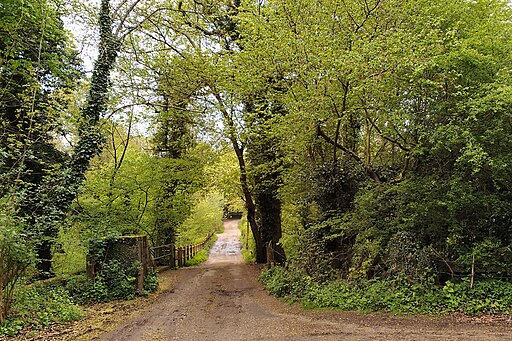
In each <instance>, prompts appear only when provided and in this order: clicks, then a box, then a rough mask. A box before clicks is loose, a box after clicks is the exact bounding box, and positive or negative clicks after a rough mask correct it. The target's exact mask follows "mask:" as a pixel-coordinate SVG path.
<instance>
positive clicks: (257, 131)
mask: <svg viewBox="0 0 512 341" xmlns="http://www.w3.org/2000/svg"><path fill="white" fill-rule="evenodd" d="M260 102H262V103H268V100H263V101H260ZM246 110H247V111H248V112H249V113H253V114H251V115H248V116H249V117H253V118H254V122H249V126H251V127H252V128H251V132H250V139H249V140H250V143H249V144H248V145H247V150H248V154H249V159H250V162H251V173H252V176H253V181H254V202H255V206H256V219H257V225H258V239H259V241H260V242H259V244H258V243H256V262H258V263H266V262H276V263H279V264H282V263H284V261H285V259H286V257H285V254H284V250H283V248H282V247H281V245H280V244H279V240H280V239H281V236H282V229H281V200H280V199H279V195H278V194H279V193H278V191H279V188H280V186H281V183H282V180H281V169H282V166H281V163H282V162H281V157H280V155H279V148H278V143H277V141H276V140H275V139H274V138H273V137H272V136H271V133H270V132H271V120H272V117H273V116H274V115H281V114H283V112H284V109H283V108H282V107H281V106H279V104H276V103H273V104H271V105H270V107H269V108H266V110H257V109H256V108H255V105H254V103H246ZM255 239H256V238H255Z"/></svg>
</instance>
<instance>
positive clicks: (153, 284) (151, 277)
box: [143, 268, 158, 295]
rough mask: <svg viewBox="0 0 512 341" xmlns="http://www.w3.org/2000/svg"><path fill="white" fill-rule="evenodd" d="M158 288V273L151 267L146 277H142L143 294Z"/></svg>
mask: <svg viewBox="0 0 512 341" xmlns="http://www.w3.org/2000/svg"><path fill="white" fill-rule="evenodd" d="M156 289H158V275H157V273H156V271H155V270H154V269H153V268H151V269H150V271H149V272H148V274H146V277H145V278H144V292H143V294H144V295H147V294H150V293H152V292H155V291H156Z"/></svg>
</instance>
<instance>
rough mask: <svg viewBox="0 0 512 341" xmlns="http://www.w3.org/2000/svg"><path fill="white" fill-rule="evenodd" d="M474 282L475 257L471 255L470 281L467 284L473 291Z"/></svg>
mask: <svg viewBox="0 0 512 341" xmlns="http://www.w3.org/2000/svg"><path fill="white" fill-rule="evenodd" d="M474 281H475V255H473V262H472V263H471V281H470V282H469V288H470V289H473V282H474Z"/></svg>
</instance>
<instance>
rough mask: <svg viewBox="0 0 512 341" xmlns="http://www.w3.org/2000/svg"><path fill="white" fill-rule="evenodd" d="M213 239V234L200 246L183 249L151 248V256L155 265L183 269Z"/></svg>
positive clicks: (193, 245) (161, 246)
mask: <svg viewBox="0 0 512 341" xmlns="http://www.w3.org/2000/svg"><path fill="white" fill-rule="evenodd" d="M212 237H213V232H212V233H210V234H209V235H208V236H207V237H206V239H205V240H203V241H202V242H201V243H199V244H189V245H185V246H181V247H176V246H175V245H174V244H167V245H159V246H155V247H152V248H150V251H151V256H152V258H153V261H154V262H155V265H166V266H170V267H172V268H176V267H182V266H184V265H185V263H186V262H187V260H189V259H192V258H193V257H194V256H195V255H196V254H197V253H198V252H199V251H201V250H202V249H203V248H204V246H205V245H206V243H208V241H209V240H210V239H211V238H212Z"/></svg>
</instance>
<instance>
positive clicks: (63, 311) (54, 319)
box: [0, 285, 84, 336]
mask: <svg viewBox="0 0 512 341" xmlns="http://www.w3.org/2000/svg"><path fill="white" fill-rule="evenodd" d="M83 316H84V314H83V312H82V310H81V309H80V308H79V307H78V306H77V305H76V304H75V303H74V302H73V299H72V297H71V295H70V294H69V292H68V291H67V290H66V289H65V288H62V287H58V286H55V287H53V286H36V285H33V286H29V287H20V288H18V290H17V291H16V294H15V298H14V301H13V306H12V316H11V318H10V319H9V320H7V321H4V323H2V325H1V326H0V335H9V336H13V335H16V334H17V333H18V332H19V331H20V330H22V329H23V328H26V327H32V328H40V327H47V326H49V325H51V324H54V323H64V322H69V321H75V320H79V319H81V318H82V317H83Z"/></svg>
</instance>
